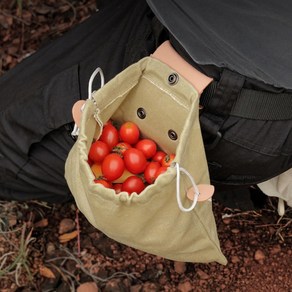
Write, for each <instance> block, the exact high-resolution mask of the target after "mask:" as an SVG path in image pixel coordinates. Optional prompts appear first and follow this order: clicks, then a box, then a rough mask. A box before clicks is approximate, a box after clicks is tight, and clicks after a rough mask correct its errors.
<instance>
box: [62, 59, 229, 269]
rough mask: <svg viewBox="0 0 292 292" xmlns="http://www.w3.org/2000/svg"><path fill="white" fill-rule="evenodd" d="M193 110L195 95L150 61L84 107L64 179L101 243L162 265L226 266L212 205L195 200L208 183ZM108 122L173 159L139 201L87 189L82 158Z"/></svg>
mask: <svg viewBox="0 0 292 292" xmlns="http://www.w3.org/2000/svg"><path fill="white" fill-rule="evenodd" d="M198 106H199V95H198V92H197V91H196V90H195V89H194V87H193V86H192V85H191V84H190V83H189V82H187V81H186V80H185V79H184V78H183V77H182V76H180V75H179V74H177V73H176V72H174V70H173V69H171V68H170V67H169V66H168V65H166V64H164V63H162V62H161V61H159V60H157V59H154V58H152V57H145V58H143V59H141V60H140V61H139V62H137V63H135V64H133V65H131V66H130V67H128V68H127V69H125V70H124V71H122V72H121V73H120V74H118V75H117V76H116V77H115V78H113V79H112V80H111V81H109V82H108V83H106V84H105V85H104V86H103V87H102V88H101V89H99V90H98V91H95V92H93V94H92V98H91V99H88V100H87V101H86V103H85V106H84V109H83V113H82V119H81V124H80V131H79V135H78V139H77V141H76V143H75V145H74V146H73V148H72V149H71V151H70V153H69V156H68V158H67V161H66V165H65V177H66V180H67V182H68V185H69V188H70V190H71V192H72V194H73V196H74V198H75V200H76V203H77V206H78V208H79V209H80V211H81V212H82V213H83V214H84V215H85V216H86V218H87V219H88V220H89V222H90V223H91V224H92V225H93V226H95V227H96V228H97V229H99V230H100V231H102V232H103V233H104V234H106V235H107V236H108V237H110V238H112V239H114V240H116V241H118V242H120V243H123V244H126V245H128V246H131V247H133V248H136V249H139V250H142V251H145V252H148V253H151V254H155V255H158V256H161V257H164V258H167V259H170V260H175V261H184V262H200V263H208V262H213V261H216V262H218V263H220V264H226V258H225V257H224V255H223V254H222V252H221V250H220V245H219V240H218V236H217V229H216V225H215V220H214V216H213V212H212V202H211V201H210V200H205V201H200V200H198V197H199V196H200V194H199V190H200V185H203V184H205V185H206V184H207V185H208V184H209V174H208V168H207V162H206V157H205V151H204V146H203V141H202V137H201V131H200V125H199V107H198ZM109 119H112V120H113V121H115V122H118V123H123V122H126V121H132V122H134V123H136V124H137V125H138V127H139V129H140V132H141V134H142V136H143V137H144V138H150V139H153V140H154V141H155V142H156V143H157V144H158V146H159V147H160V148H161V150H163V151H165V152H166V153H175V154H176V156H175V160H174V163H173V164H172V165H171V166H170V167H168V170H167V171H166V172H165V173H163V174H161V175H160V176H158V178H157V179H156V181H155V182H154V184H152V185H149V186H147V187H146V188H145V189H144V191H142V192H141V193H140V194H139V195H138V194H136V193H133V194H131V195H128V193H126V192H121V193H119V194H116V193H115V191H114V190H113V189H108V188H105V187H103V186H102V185H101V184H96V183H94V178H95V177H94V174H93V173H92V171H91V169H90V166H89V164H88V152H89V149H90V146H91V144H92V142H93V140H94V139H98V138H99V136H100V135H101V131H102V127H103V125H104V124H105V123H106V122H107V121H108V120H109ZM173 133H175V135H173ZM190 188H193V190H195V191H194V195H193V197H194V198H193V200H190V199H189V198H188V197H187V195H186V194H187V191H188V190H190Z"/></svg>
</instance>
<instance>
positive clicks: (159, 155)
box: [152, 151, 166, 163]
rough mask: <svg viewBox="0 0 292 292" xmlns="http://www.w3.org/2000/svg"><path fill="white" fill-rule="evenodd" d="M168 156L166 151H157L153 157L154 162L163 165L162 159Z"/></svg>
mask: <svg viewBox="0 0 292 292" xmlns="http://www.w3.org/2000/svg"><path fill="white" fill-rule="evenodd" d="M165 155H166V153H165V152H164V151H157V152H156V153H155V154H154V156H153V157H152V161H156V162H159V163H161V162H162V159H163V158H164V156H165Z"/></svg>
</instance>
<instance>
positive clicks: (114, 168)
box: [101, 153, 125, 181]
mask: <svg viewBox="0 0 292 292" xmlns="http://www.w3.org/2000/svg"><path fill="white" fill-rule="evenodd" d="M124 169H125V164H124V161H123V159H122V158H121V157H120V155H119V154H116V153H110V154H109V155H107V156H106V157H105V159H104V160H103V162H102V164H101V171H102V174H103V176H104V177H105V178H106V179H107V180H109V181H113V180H116V179H118V178H119V177H120V176H121V175H122V174H123V172H124Z"/></svg>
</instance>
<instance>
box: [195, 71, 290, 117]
mask: <svg viewBox="0 0 292 292" xmlns="http://www.w3.org/2000/svg"><path fill="white" fill-rule="evenodd" d="M225 71H226V70H225ZM225 71H223V72H225ZM230 72H231V71H230ZM234 74H235V73H234ZM229 77H230V78H232V76H229ZM219 82H220V81H219ZM219 82H218V81H213V82H212V83H210V84H209V86H208V87H207V88H205V90H204V91H203V93H202V95H201V97H200V104H201V105H202V106H204V107H206V108H207V109H208V108H209V107H210V105H211V104H212V103H213V102H212V99H213V98H214V97H215V95H216V91H217V90H218V87H219ZM219 114H220V113H219ZM229 115H231V116H236V117H241V118H246V119H255V120H274V121H276V120H289V119H292V93H272V92H267V91H260V90H253V89H246V88H241V90H240V92H239V94H238V96H237V98H236V100H235V102H234V103H233V106H232V108H231V110H230V113H229Z"/></svg>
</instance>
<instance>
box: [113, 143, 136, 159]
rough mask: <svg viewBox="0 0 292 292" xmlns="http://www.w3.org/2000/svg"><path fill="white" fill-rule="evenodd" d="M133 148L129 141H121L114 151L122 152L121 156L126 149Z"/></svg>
mask: <svg viewBox="0 0 292 292" xmlns="http://www.w3.org/2000/svg"><path fill="white" fill-rule="evenodd" d="M130 148H132V146H131V145H130V144H129V143H126V142H119V143H118V144H117V145H116V146H115V147H114V148H113V150H112V151H113V152H115V153H118V154H120V155H121V156H123V155H124V153H125V151H126V150H128V149H130Z"/></svg>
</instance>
